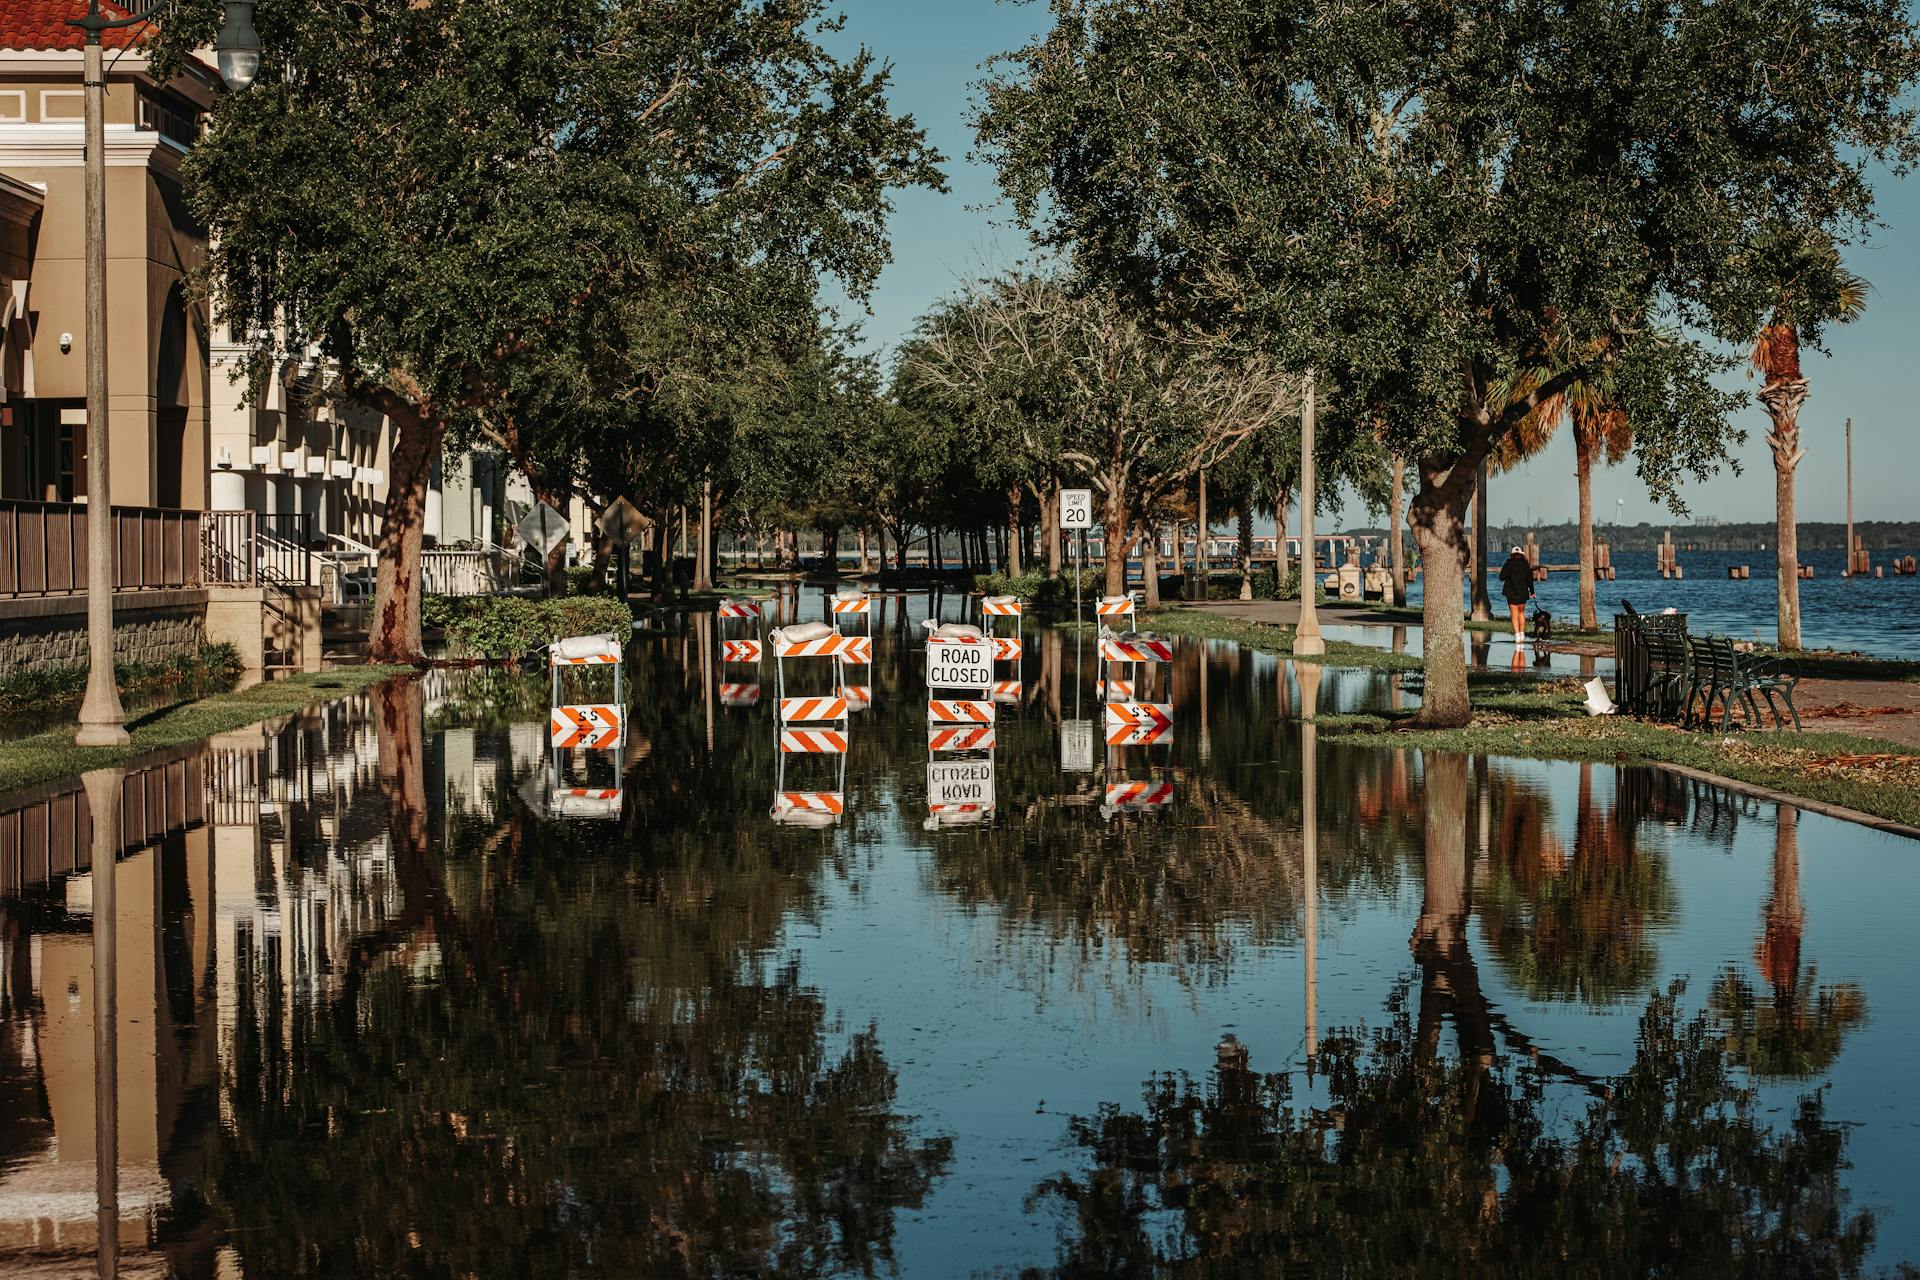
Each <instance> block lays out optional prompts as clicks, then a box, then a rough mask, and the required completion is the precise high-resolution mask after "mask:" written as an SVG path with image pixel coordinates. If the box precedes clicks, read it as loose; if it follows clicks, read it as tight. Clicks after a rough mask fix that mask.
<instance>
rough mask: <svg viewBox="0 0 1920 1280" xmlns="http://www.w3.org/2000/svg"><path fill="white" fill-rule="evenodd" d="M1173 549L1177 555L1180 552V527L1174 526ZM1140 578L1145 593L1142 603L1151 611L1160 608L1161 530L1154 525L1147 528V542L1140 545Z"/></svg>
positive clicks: (1142, 596)
mask: <svg viewBox="0 0 1920 1280" xmlns="http://www.w3.org/2000/svg"><path fill="white" fill-rule="evenodd" d="M1173 547H1174V552H1175V554H1176V555H1177V554H1178V553H1179V550H1180V526H1179V525H1177V524H1176V525H1174V526H1173ZM1140 577H1141V580H1142V585H1143V587H1144V592H1143V594H1142V595H1141V599H1140V603H1141V604H1142V605H1144V606H1145V607H1147V608H1149V609H1158V608H1159V607H1160V530H1158V529H1157V528H1155V527H1154V526H1153V525H1148V526H1147V528H1146V537H1145V540H1144V541H1143V542H1142V543H1141V545H1140Z"/></svg>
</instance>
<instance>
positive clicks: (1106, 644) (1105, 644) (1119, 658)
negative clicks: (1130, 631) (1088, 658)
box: [1100, 636, 1173, 662]
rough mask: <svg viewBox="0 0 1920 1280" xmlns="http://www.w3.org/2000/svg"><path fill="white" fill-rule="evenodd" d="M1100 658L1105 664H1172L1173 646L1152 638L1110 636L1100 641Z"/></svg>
mask: <svg viewBox="0 0 1920 1280" xmlns="http://www.w3.org/2000/svg"><path fill="white" fill-rule="evenodd" d="M1100 657H1101V659H1102V660H1103V661H1105V662H1172V661H1173V645H1172V644H1170V643H1169V642H1167V641H1165V640H1161V639H1159V638H1157V637H1151V636H1135V637H1133V638H1132V639H1122V638H1121V637H1119V636H1108V637H1106V638H1105V639H1103V640H1101V641H1100Z"/></svg>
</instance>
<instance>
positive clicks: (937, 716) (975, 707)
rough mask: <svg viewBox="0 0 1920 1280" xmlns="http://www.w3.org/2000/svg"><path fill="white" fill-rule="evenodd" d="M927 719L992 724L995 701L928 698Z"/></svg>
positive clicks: (945, 722)
mask: <svg viewBox="0 0 1920 1280" xmlns="http://www.w3.org/2000/svg"><path fill="white" fill-rule="evenodd" d="M927 720H928V722H929V723H931V724H992V723H993V721H994V710H993V703H991V702H969V701H967V700H965V699H961V698H928V699H927Z"/></svg>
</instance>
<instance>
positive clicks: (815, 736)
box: [768, 729, 847, 827]
mask: <svg viewBox="0 0 1920 1280" xmlns="http://www.w3.org/2000/svg"><path fill="white" fill-rule="evenodd" d="M828 739H831V740H832V741H828ZM835 746H837V748H838V749H837V750H835V749H833V748H834V747H835ZM846 748H847V740H846V735H845V734H842V733H839V732H838V731H836V730H831V729H824V730H794V729H782V730H781V731H780V750H779V752H778V753H777V754H776V756H775V759H776V760H777V761H778V763H777V764H776V765H775V766H774V775H773V807H772V808H771V809H770V810H769V811H768V816H769V817H771V818H772V819H773V820H774V821H775V822H777V823H779V824H780V825H782V826H789V827H830V826H832V825H833V824H834V823H836V822H838V821H840V817H841V815H842V814H844V813H845V812H846V810H847V749H846ZM821 755H829V756H832V757H833V759H834V774H833V785H832V787H831V788H826V789H821V790H807V791H803V790H798V789H795V788H791V787H789V786H788V785H787V760H788V758H789V757H793V756H821Z"/></svg>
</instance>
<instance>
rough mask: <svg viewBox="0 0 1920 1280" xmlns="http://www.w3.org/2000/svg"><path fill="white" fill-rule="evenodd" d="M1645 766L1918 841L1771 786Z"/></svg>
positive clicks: (1911, 830) (1889, 824) (1886, 823)
mask: <svg viewBox="0 0 1920 1280" xmlns="http://www.w3.org/2000/svg"><path fill="white" fill-rule="evenodd" d="M1644 763H1647V764H1651V765H1653V766H1654V767H1655V768H1659V769H1665V770H1666V771H1667V772H1668V773H1677V774H1679V775H1680V776H1681V777H1683V778H1691V779H1693V780H1694V781H1696V782H1706V783H1711V784H1712V785H1713V786H1716V787H1724V788H1726V789H1727V790H1728V791H1738V792H1740V793H1741V794H1742V795H1749V796H1752V797H1754V798H1755V799H1757V800H1773V801H1777V802H1778V803H1780V804H1790V805H1792V806H1793V807H1794V808H1796V809H1805V810H1806V811H1807V812H1809V813H1818V814H1822V815H1824V816H1826V817H1829V818H1839V819H1840V820H1841V821H1843V822H1853V823H1858V824H1859V825H1860V826H1863V827H1872V828H1873V829H1874V830H1875V831H1885V832H1888V833H1890V834H1892V835H1896V836H1905V837H1907V838H1908V839H1909V840H1920V827H1910V826H1908V825H1907V824H1906V823H1904V822H1895V821H1894V820H1893V819H1891V818H1880V817H1876V816H1874V815H1873V814H1871V813H1865V812H1862V811H1861V810H1859V809H1849V808H1847V807H1846V806H1845V805H1841V804H1828V803H1827V802H1826V801H1825V800H1809V799H1807V798H1806V797H1805V796H1795V795H1788V794H1787V793H1786V792H1784V791H1776V790H1774V789H1773V788H1772V787H1763V786H1760V785H1759V784H1757V783H1753V782H1741V781H1739V780H1738V779H1735V778H1723V777H1721V776H1720V775H1719V774H1717V773H1708V772H1707V771H1706V770H1705V769H1695V768H1692V767H1690V766H1688V765H1684V764H1667V763H1666V762H1665V761H1661V760H1648V761H1645V762H1644Z"/></svg>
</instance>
